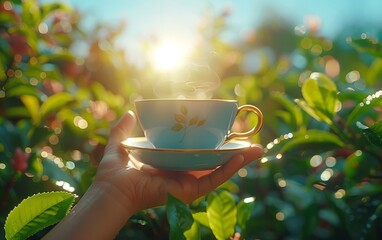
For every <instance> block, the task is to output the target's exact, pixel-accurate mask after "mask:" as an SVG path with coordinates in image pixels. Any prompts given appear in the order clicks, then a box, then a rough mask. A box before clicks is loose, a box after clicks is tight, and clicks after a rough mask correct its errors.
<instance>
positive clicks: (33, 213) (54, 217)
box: [4, 192, 75, 240]
mask: <svg viewBox="0 0 382 240" xmlns="http://www.w3.org/2000/svg"><path fill="white" fill-rule="evenodd" d="M74 198H75V195H74V194H71V193H67V192H47V193H39V194H36V195H33V196H31V197H29V198H27V199H25V200H23V201H22V202H21V203H20V204H19V205H18V206H16V207H15V208H14V209H13V210H12V211H11V212H10V213H9V215H8V217H7V220H6V222H5V227H4V228H5V238H6V239H8V240H11V239H12V240H13V239H26V238H28V237H29V236H31V235H33V234H35V233H37V232H38V231H40V230H42V229H44V228H45V227H48V226H50V225H52V224H55V223H57V222H58V221H60V220H61V219H62V218H64V216H65V215H66V214H67V213H68V212H69V210H70V208H71V207H72V204H73V202H74Z"/></svg>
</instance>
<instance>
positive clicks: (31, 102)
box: [20, 95, 40, 125]
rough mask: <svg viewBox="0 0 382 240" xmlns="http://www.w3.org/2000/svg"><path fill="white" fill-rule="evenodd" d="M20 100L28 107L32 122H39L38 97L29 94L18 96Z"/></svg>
mask: <svg viewBox="0 0 382 240" xmlns="http://www.w3.org/2000/svg"><path fill="white" fill-rule="evenodd" d="M20 99H21V101H22V102H23V103H24V105H25V107H26V108H27V109H28V111H29V113H30V115H31V118H32V119H33V123H34V124H36V125H37V124H38V123H39V122H40V112H39V107H40V104H39V101H38V98H36V97H34V96H31V95H24V96H20Z"/></svg>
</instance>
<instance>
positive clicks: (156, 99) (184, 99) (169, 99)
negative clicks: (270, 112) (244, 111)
mask: <svg viewBox="0 0 382 240" xmlns="http://www.w3.org/2000/svg"><path fill="white" fill-rule="evenodd" d="M160 101H168V102H177V101H179V102H231V103H237V100H234V99H219V98H208V99H207V98H206V99H189V98H147V99H138V100H135V101H134V102H135V103H137V102H160Z"/></svg>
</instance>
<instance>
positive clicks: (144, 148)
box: [121, 137, 251, 153]
mask: <svg viewBox="0 0 382 240" xmlns="http://www.w3.org/2000/svg"><path fill="white" fill-rule="evenodd" d="M129 139H130V140H140V141H145V142H148V140H147V139H146V138H145V137H135V138H127V139H125V140H123V141H122V142H121V144H122V146H124V147H125V148H127V149H128V150H136V149H139V150H150V151H157V152H188V153H189V152H191V153H192V152H194V153H200V152H203V153H206V152H228V151H236V150H243V149H246V148H248V147H250V146H251V143H250V142H247V141H240V140H231V141H229V142H231V143H235V142H236V143H241V144H242V145H243V146H240V147H237V148H223V149H178V148H154V147H152V148H148V147H140V146H131V145H129V144H128V143H127V142H128V140H129ZM229 142H227V143H229ZM227 143H224V144H227ZM224 144H223V145H224Z"/></svg>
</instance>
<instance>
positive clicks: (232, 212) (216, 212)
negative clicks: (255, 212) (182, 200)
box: [207, 191, 236, 240]
mask: <svg viewBox="0 0 382 240" xmlns="http://www.w3.org/2000/svg"><path fill="white" fill-rule="evenodd" d="M207 202H208V205H207V216H208V221H209V223H210V227H211V230H212V232H213V233H214V235H215V237H216V238H217V239H218V240H221V239H222V240H223V239H224V240H225V239H229V238H230V237H231V236H232V235H233V233H234V230H235V224H236V206H235V200H234V198H233V196H232V195H231V194H230V193H229V192H227V191H221V192H220V193H217V192H212V193H211V194H209V195H208V198H207Z"/></svg>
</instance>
